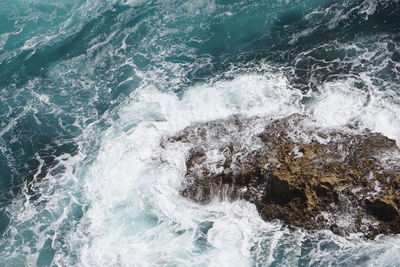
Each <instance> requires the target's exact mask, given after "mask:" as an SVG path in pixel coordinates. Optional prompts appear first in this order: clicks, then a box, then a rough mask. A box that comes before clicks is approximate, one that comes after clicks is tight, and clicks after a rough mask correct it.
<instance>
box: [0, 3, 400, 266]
mask: <svg viewBox="0 0 400 267" xmlns="http://www.w3.org/2000/svg"><path fill="white" fill-rule="evenodd" d="M292 113H301V114H308V115H310V116H312V117H313V118H314V119H316V120H317V121H318V122H319V123H320V124H321V125H326V126H328V127H338V128H340V126H343V125H345V124H348V123H350V122H351V123H356V124H357V125H359V126H360V127H362V128H367V129H370V130H371V131H374V132H380V133H382V134H384V135H386V136H388V137H389V138H392V139H394V140H396V142H397V143H398V144H399V143H400V1H399V0H259V1H250V0H244V1H236V0H197V1H193V0H146V1H145V0H69V1H64V0H53V1H48V0H2V1H0V266H400V238H399V237H396V236H394V237H378V238H376V239H375V240H363V239H359V238H357V237H353V238H345V237H340V236H336V235H334V234H333V233H331V232H330V231H316V232H307V231H302V230H295V231H293V230H289V229H287V228H286V227H285V226H284V225H283V224H281V223H279V222H265V221H263V220H262V219H261V218H260V217H259V215H258V213H257V210H256V208H255V207H254V206H253V205H252V204H249V203H246V202H243V201H235V202H224V201H222V202H221V201H216V202H215V203H214V202H213V203H211V204H209V205H198V204H196V203H193V202H191V201H189V200H187V199H185V198H183V197H181V196H180V195H179V187H180V184H181V182H182V180H183V178H184V174H185V149H184V148H183V147H174V148H173V149H172V148H170V149H166V148H163V147H161V146H160V142H159V140H160V138H162V137H163V136H167V135H171V134H174V133H176V132H178V131H180V130H182V129H183V128H185V127H187V126H188V125H190V124H192V123H195V122H201V121H210V120H215V119H221V118H227V117H228V116H230V115H232V114H242V115H249V116H250V115H269V116H277V117H278V116H282V115H287V114H292Z"/></svg>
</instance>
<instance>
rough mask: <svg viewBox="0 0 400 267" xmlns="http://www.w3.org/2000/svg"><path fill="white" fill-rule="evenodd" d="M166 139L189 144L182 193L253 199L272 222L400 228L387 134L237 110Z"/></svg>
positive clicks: (395, 163)
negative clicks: (240, 113) (239, 113)
mask: <svg viewBox="0 0 400 267" xmlns="http://www.w3.org/2000/svg"><path fill="white" fill-rule="evenodd" d="M163 142H164V144H165V143H183V144H185V145H187V146H188V155H187V160H186V167H187V172H186V180H185V182H184V183H183V185H182V189H181V194H182V195H183V196H185V197H188V198H191V199H193V200H195V201H198V202H200V203H204V204H205V203H208V202H210V201H211V200H212V199H214V198H220V199H227V200H236V199H245V200H247V201H250V202H252V203H254V204H255V205H256V207H257V209H258V211H259V213H260V215H261V216H262V218H263V219H265V220H267V221H270V220H275V219H279V220H282V221H283V222H285V223H286V224H288V225H291V226H295V227H302V228H304V229H307V230H316V229H330V230H332V231H333V232H334V233H337V234H340V235H348V234H350V233H363V234H364V235H365V236H366V237H367V238H373V237H375V236H376V235H378V234H399V233H400V193H399V192H400V164H399V163H400V151H399V149H398V147H397V146H396V143H395V141H393V140H391V139H389V138H387V137H385V136H383V135H381V134H378V133H372V132H369V131H367V130H360V129H358V128H357V127H355V126H350V125H349V126H346V127H343V128H342V129H340V130H338V129H329V128H323V127H318V126H317V125H316V123H315V121H313V120H311V119H310V118H308V117H306V116H302V115H297V114H295V115H291V116H288V117H285V118H281V119H277V120H272V119H268V118H260V117H252V118H246V117H241V116H233V117H231V118H228V119H226V120H218V121H212V122H206V123H200V124H197V125H193V126H190V127H188V128H186V129H184V130H183V131H182V132H180V133H179V134H178V135H176V136H174V137H170V138H168V139H166V140H164V141H163Z"/></svg>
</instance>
